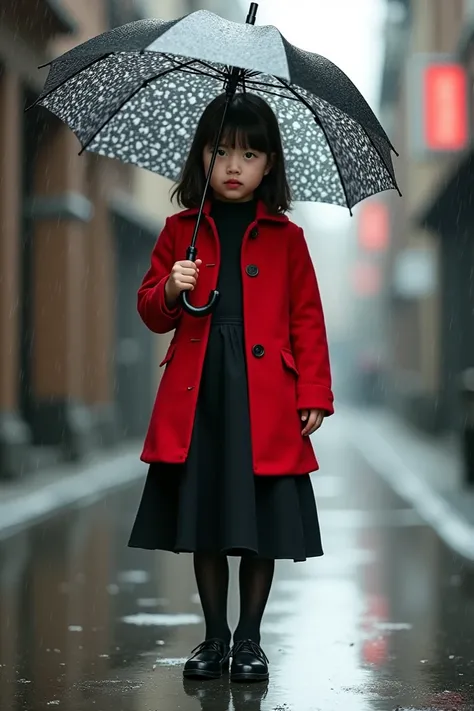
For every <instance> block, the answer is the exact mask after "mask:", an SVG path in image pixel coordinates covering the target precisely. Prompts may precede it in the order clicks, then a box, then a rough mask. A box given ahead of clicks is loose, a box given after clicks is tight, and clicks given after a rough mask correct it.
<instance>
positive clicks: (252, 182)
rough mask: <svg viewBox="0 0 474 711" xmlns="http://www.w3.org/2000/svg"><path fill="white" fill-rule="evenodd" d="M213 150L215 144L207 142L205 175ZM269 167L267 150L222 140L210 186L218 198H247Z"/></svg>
mask: <svg viewBox="0 0 474 711" xmlns="http://www.w3.org/2000/svg"><path fill="white" fill-rule="evenodd" d="M212 151H213V147H212V146H207V147H206V148H205V149H204V152H203V161H204V171H205V174H206V175H207V173H208V170H209V166H210V163H211V157H212ZM270 169H271V163H270V161H269V159H268V156H267V155H266V154H265V153H261V152H260V151H255V150H253V149H250V148H242V147H241V146H238V145H236V146H235V148H232V147H230V146H227V145H226V144H225V143H221V144H220V145H219V150H218V152H217V158H216V162H215V164H214V170H213V171H212V176H211V187H212V189H213V190H214V194H215V196H216V197H217V198H218V199H219V200H224V201H228V202H247V201H248V200H252V198H253V196H254V192H255V190H256V189H257V188H258V186H259V185H260V183H261V182H262V180H263V178H264V176H265V175H267V174H268V173H269V172H270Z"/></svg>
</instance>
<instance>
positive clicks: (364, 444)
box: [339, 407, 474, 561]
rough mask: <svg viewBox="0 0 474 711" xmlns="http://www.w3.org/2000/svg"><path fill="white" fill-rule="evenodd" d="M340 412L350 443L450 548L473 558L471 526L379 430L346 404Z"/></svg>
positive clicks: (472, 528) (472, 532)
mask: <svg viewBox="0 0 474 711" xmlns="http://www.w3.org/2000/svg"><path fill="white" fill-rule="evenodd" d="M339 414H340V415H341V416H342V417H343V418H344V419H345V420H346V421H347V423H348V426H347V430H346V431H347V436H348V439H349V440H350V442H351V445H352V446H353V447H354V448H355V449H356V450H357V451H358V452H359V454H360V455H361V456H362V458H363V459H365V461H366V462H367V464H369V466H370V467H372V468H373V469H374V470H375V471H376V472H377V473H378V474H379V475H380V476H382V478H383V479H385V481H386V482H387V484H388V485H389V486H390V487H391V488H392V489H393V490H394V491H395V492H396V493H397V494H398V495H399V496H400V497H401V498H402V499H404V500H405V501H407V502H408V503H410V504H411V505H412V506H413V508H414V509H415V510H416V511H417V512H418V513H419V515H420V516H421V518H422V519H424V520H425V521H426V522H427V523H428V524H429V525H430V526H431V527H432V528H433V529H434V530H435V531H436V533H437V534H438V536H439V537H440V538H441V539H442V540H443V541H444V542H445V543H446V545H448V546H449V547H450V548H451V549H452V550H454V551H456V553H458V554H459V555H461V556H462V557H464V558H466V559H468V560H470V561H474V526H473V525H472V524H471V523H470V522H469V521H467V520H466V519H465V518H464V517H463V516H462V515H461V514H460V513H459V511H458V510H457V509H456V507H455V506H453V505H451V504H450V503H449V502H448V501H447V500H446V499H445V498H444V497H443V495H442V494H441V493H439V492H438V491H437V490H435V489H434V488H433V487H431V486H430V485H429V484H428V483H427V481H426V480H425V479H424V478H423V477H421V476H419V474H417V472H416V467H415V466H414V464H413V462H410V461H407V460H406V458H404V457H403V456H402V454H400V453H399V451H398V450H397V449H396V448H395V446H394V443H393V441H391V440H390V438H389V437H384V436H383V434H382V432H381V429H383V425H382V428H380V427H377V426H376V425H375V424H374V423H370V421H369V420H368V419H367V417H364V416H362V417H361V413H360V411H357V413H356V412H355V411H354V412H353V411H352V410H351V409H350V408H348V407H344V410H343V411H342V409H341V408H340V410H339ZM403 454H406V452H404V453H403Z"/></svg>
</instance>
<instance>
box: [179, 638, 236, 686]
mask: <svg viewBox="0 0 474 711" xmlns="http://www.w3.org/2000/svg"><path fill="white" fill-rule="evenodd" d="M228 669H229V647H228V645H227V644H226V643H225V642H224V641H223V640H222V639H206V640H205V641H204V642H201V644H198V646H197V647H196V648H195V649H193V650H192V652H191V656H190V657H189V659H188V661H187V662H186V664H185V665H184V669H183V675H184V676H185V677H186V679H219V677H221V676H222V672H224V671H228Z"/></svg>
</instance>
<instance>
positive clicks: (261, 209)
mask: <svg viewBox="0 0 474 711" xmlns="http://www.w3.org/2000/svg"><path fill="white" fill-rule="evenodd" d="M211 208H212V200H210V199H209V198H208V199H207V200H206V202H205V203H204V209H203V214H204V215H206V216H207V217H209V216H210V214H211ZM198 212H199V208H197V207H191V208H189V209H188V210H183V211H182V212H178V217H179V218H181V219H185V218H187V217H195V216H196V215H197V214H198ZM256 219H257V222H288V221H289V220H288V217H287V216H286V215H281V214H278V215H275V214H273V213H271V212H268V210H267V208H266V206H265V203H264V202H263V200H258V201H257V215H256Z"/></svg>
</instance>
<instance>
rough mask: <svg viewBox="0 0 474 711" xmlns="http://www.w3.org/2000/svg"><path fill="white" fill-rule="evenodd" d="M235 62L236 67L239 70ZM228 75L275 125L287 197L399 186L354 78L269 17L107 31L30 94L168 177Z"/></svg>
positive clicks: (64, 59)
mask: <svg viewBox="0 0 474 711" xmlns="http://www.w3.org/2000/svg"><path fill="white" fill-rule="evenodd" d="M233 67H238V68H239V70H240V71H239V72H238V73H237V74H236V73H235V70H234V72H232V68H233ZM231 78H232V80H235V86H234V87H233V89H234V91H237V92H244V91H249V92H252V93H254V94H257V95H260V96H261V97H262V98H263V99H265V101H267V103H268V104H270V106H271V107H272V109H273V110H274V111H275V113H276V115H277V118H278V120H279V123H280V128H281V133H282V140H283V147H284V151H285V160H286V167H287V174H288V179H289V183H290V187H291V189H292V194H293V199H294V200H303V201H317V202H326V203H332V204H336V205H343V206H347V207H349V208H352V207H353V206H354V205H355V204H357V203H358V202H359V201H361V200H363V199H364V198H367V197H369V196H370V195H373V194H375V193H379V192H381V191H384V190H389V189H393V188H394V189H398V187H397V183H396V178H395V174H394V169H393V164H392V157H391V152H392V151H393V150H394V149H393V146H392V145H391V143H390V140H389V139H388V137H387V135H386V134H385V132H384V130H383V128H382V126H381V125H380V123H379V121H378V120H377V118H376V116H375V115H374V113H373V111H372V110H371V108H370V107H369V105H368V104H367V102H366V101H365V99H364V98H363V97H362V95H361V94H360V92H359V91H358V89H357V88H356V87H355V86H354V84H353V83H352V82H351V81H350V79H349V78H348V77H347V76H346V75H345V74H344V73H343V72H342V71H341V70H340V69H339V68H338V67H336V66H335V65H334V64H333V63H332V62H330V61H329V60H328V59H325V58H324V57H322V56H320V55H318V54H313V53H310V52H306V51H303V50H301V49H298V48H297V47H295V46H293V45H291V44H290V43H289V42H288V41H287V40H286V39H285V38H284V37H283V35H282V34H281V33H280V32H279V31H278V30H277V29H276V28H275V27H272V26H257V25H253V24H250V23H248V24H243V23H235V22H230V21H228V20H225V19H223V18H222V17H220V16H218V15H216V14H214V13H211V12H208V11H206V10H200V11H197V12H194V13H191V14H190V15H186V16H185V17H182V18H180V19H178V20H174V21H171V22H164V21H161V20H142V21H139V22H133V23H130V24H128V25H124V26H122V27H119V28H116V29H113V30H111V31H109V32H106V33H104V34H102V35H99V36H98V37H95V38H93V39H91V40H89V41H88V42H85V43H84V44H82V45H79V46H78V47H76V48H74V49H72V50H70V51H69V52H67V53H66V54H64V55H62V56H61V57H59V58H58V59H55V60H53V62H51V66H50V72H49V76H48V79H47V81H46V85H45V87H44V90H43V92H42V94H41V95H40V97H39V98H38V99H37V101H36V102H35V103H36V104H40V105H42V106H44V107H46V108H47V109H49V110H50V111H51V112H52V113H54V114H55V115H56V116H58V118H60V119H61V120H62V121H64V122H65V123H66V124H67V125H68V126H69V127H70V128H71V129H72V130H73V131H74V133H75V134H76V136H77V137H78V139H79V141H80V142H81V145H82V148H83V150H89V151H92V152H95V153H99V154H101V155H103V156H108V157H111V158H117V159H119V160H121V161H124V162H127V163H132V164H134V165H137V166H139V167H142V168H146V169H148V170H151V171H153V172H156V173H159V174H160V175H163V176H165V177H167V178H170V179H171V180H173V181H175V180H177V179H178V178H179V176H180V172H181V168H182V166H183V164H184V161H185V159H186V156H187V154H188V151H189V148H190V145H191V141H192V138H193V135H194V132H195V128H196V126H197V122H198V120H199V118H200V116H201V114H202V112H203V110H204V108H205V107H206V106H207V105H208V104H209V103H210V101H211V100H212V99H213V98H215V97H216V96H217V95H219V94H221V93H222V92H223V90H224V89H225V88H226V87H228V84H229V81H230V80H231Z"/></svg>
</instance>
